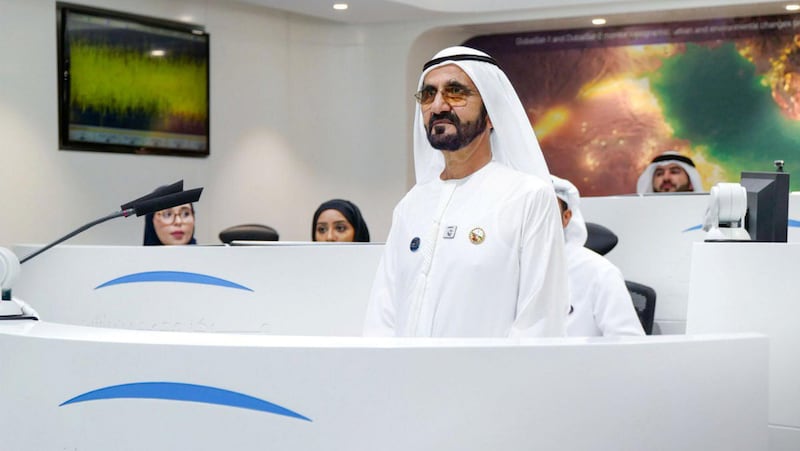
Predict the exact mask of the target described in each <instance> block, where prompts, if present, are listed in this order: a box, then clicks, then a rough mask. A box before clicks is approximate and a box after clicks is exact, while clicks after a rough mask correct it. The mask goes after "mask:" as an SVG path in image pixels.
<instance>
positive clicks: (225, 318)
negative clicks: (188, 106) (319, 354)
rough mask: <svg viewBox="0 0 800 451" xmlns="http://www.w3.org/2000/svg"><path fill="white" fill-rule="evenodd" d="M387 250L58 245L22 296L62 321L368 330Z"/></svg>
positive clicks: (32, 266) (269, 330)
mask: <svg viewBox="0 0 800 451" xmlns="http://www.w3.org/2000/svg"><path fill="white" fill-rule="evenodd" d="M35 249H36V248H35V247H30V246H17V247H15V248H14V251H15V252H16V253H17V255H19V256H25V255H29V254H30V253H31V252H33V251H34V250H35ZM382 250H383V246H382V245H380V244H352V243H349V244H319V243H318V244H310V243H305V244H303V243H295V244H287V243H275V244H270V245H267V246H232V247H226V246H148V247H143V246H69V245H67V246H57V247H54V248H52V249H50V250H48V251H47V252H45V253H43V254H41V255H39V256H38V257H36V258H34V259H31V260H30V261H29V262H26V263H25V264H23V265H22V272H21V276H20V280H19V282H18V283H17V284H16V285H15V287H14V296H15V297H17V298H19V299H22V300H24V301H26V302H27V303H28V304H30V305H31V306H33V307H34V308H35V309H36V310H37V311H38V312H39V314H40V315H41V317H42V318H43V319H45V320H47V321H51V322H57V323H63V324H74V325H82V326H94V327H111V328H122V329H140V330H171V331H196V332H239V333H260V334H272V335H326V336H360V335H361V329H362V325H363V320H364V313H365V312H366V308H367V302H368V300H369V292H370V289H371V287H372V280H373V278H374V276H375V270H376V269H377V267H378V261H379V260H380V256H381V252H382Z"/></svg>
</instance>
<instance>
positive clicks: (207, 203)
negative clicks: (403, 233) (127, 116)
mask: <svg viewBox="0 0 800 451" xmlns="http://www.w3.org/2000/svg"><path fill="white" fill-rule="evenodd" d="M85 3H86V4H89V5H91V6H99V7H105V8H110V9H115V10H122V11H127V12H133V13H137V14H145V15H151V16H158V17H162V18H170V19H174V18H177V17H179V16H182V15H189V16H191V17H193V18H194V21H195V22H198V23H201V24H203V25H205V26H206V29H207V31H208V32H209V33H210V35H211V58H212V64H211V108H212V112H211V155H210V156H209V157H208V158H200V159H198V158H181V157H170V156H139V155H125V154H110V153H99V152H78V151H59V150H58V134H57V133H58V132H57V105H56V91H57V86H56V33H55V31H56V30H55V2H54V1H45V0H35V1H24V0H0V11H2V14H0V30H1V31H0V34H2V39H0V60H2V61H3V63H2V65H0V86H1V87H2V88H0V136H2V137H3V140H2V142H3V144H2V150H0V152H2V160H0V161H2V163H1V164H2V166H1V169H0V170H2V172H0V174H2V176H1V177H0V193H2V197H0V212H2V213H0V217H1V218H2V219H0V244H4V245H9V244H12V243H26V242H27V243H43V242H48V241H51V240H53V239H55V238H57V237H59V236H61V235H63V234H65V233H67V232H68V231H70V230H72V229H73V228H75V227H78V226H79V225H82V224H83V223H86V222H88V221H90V220H92V219H94V218H96V217H100V216H102V215H105V214H108V213H111V212H112V211H114V210H116V209H117V208H118V206H119V205H120V204H121V203H122V202H124V201H127V200H130V199H132V198H135V197H138V196H139V195H141V194H144V193H146V192H148V191H150V190H151V189H153V188H154V187H156V186H158V185H161V184H164V183H168V182H172V181H175V180H178V179H181V178H182V179H185V183H186V185H187V187H196V186H203V187H205V190H204V194H203V198H202V199H201V201H200V203H198V204H197V210H198V222H197V231H196V235H197V238H198V241H199V242H201V243H218V240H217V233H218V232H219V230H221V229H222V228H224V227H227V226H229V225H233V224H237V223H243V222H262V223H266V224H269V225H272V226H274V227H275V228H277V229H278V231H279V232H280V233H281V239H283V240H307V239H309V238H310V222H311V215H312V213H313V211H314V209H316V207H317V205H318V204H319V203H320V202H322V201H324V200H327V199H329V198H331V197H344V198H348V199H351V200H353V201H354V202H356V203H357V204H358V205H359V206H360V207H361V208H362V210H363V212H364V215H365V217H366V220H367V221H368V224H369V226H370V228H371V230H372V234H373V236H374V239H375V240H383V239H384V238H385V235H386V233H387V232H388V228H389V223H390V221H391V209H392V208H393V206H394V204H395V203H396V202H397V201H398V200H399V199H400V197H401V196H402V195H403V194H404V193H405V191H406V189H407V180H408V176H407V173H406V172H407V158H406V153H407V152H406V149H405V145H406V143H405V142H404V137H405V135H406V133H407V128H406V125H405V119H404V118H403V117H402V116H403V114H404V113H403V114H397V112H396V110H397V109H396V108H391V107H390V108H387V107H386V103H387V101H386V100H387V99H391V98H393V97H395V98H396V97H397V95H396V94H394V92H400V91H402V90H403V85H404V72H403V70H393V69H392V68H391V67H389V68H387V70H384V68H383V67H381V66H379V65H376V64H375V63H374V60H375V59H376V58H385V59H389V60H390V61H394V60H393V59H392V58H395V59H396V63H394V64H395V65H396V66H397V67H401V68H404V67H405V57H406V53H407V51H406V48H405V47H406V45H404V44H402V41H401V42H400V44H397V43H395V42H392V41H389V42H388V44H389V47H390V48H389V49H388V50H389V51H388V52H386V54H385V55H383V54H379V53H380V49H379V48H378V47H375V46H373V45H372V43H373V42H381V41H379V40H377V39H376V40H371V39H368V38H367V37H366V34H365V32H364V31H361V30H358V29H355V28H352V27H346V26H342V25H338V24H331V23H326V22H321V21H314V20H310V19H305V18H301V17H299V16H293V15H290V14H286V13H282V12H276V11H271V10H267V9H264V8H257V7H253V6H245V5H241V4H237V3H235V2H219V1H217V2H211V1H209V2H205V1H191V0H187V1H173V0H169V1H166V0H165V1H157V0H153V1H135V0H105V1H87V2H85ZM368 41H369V43H370V44H369V45H368V44H367V42H368ZM406 41H407V40H406ZM383 44H387V42H385V41H384V42H383ZM392 46H394V47H395V48H391V47H392ZM398 46H400V47H402V48H400V49H396V47H398ZM376 54H378V55H377V56H376ZM396 55H400V57H399V58H397V57H396ZM390 57H391V58H390ZM387 91H388V92H387ZM374 92H378V93H380V92H385V95H383V96H378V95H373V93H374ZM409 99H411V97H410V95H409ZM399 109H401V110H403V109H404V107H400V108H399ZM141 230H142V221H141V219H118V220H116V221H115V222H114V223H107V224H103V225H100V226H98V227H96V228H94V229H92V230H90V231H89V232H87V233H85V234H83V235H81V236H79V237H76V238H74V239H72V240H71V241H70V242H71V243H99V244H137V243H139V242H140V240H141V234H142V232H141Z"/></svg>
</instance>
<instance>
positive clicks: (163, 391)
mask: <svg viewBox="0 0 800 451" xmlns="http://www.w3.org/2000/svg"><path fill="white" fill-rule="evenodd" d="M122 398H138V399H163V400H170V401H189V402H200V403H205V404H216V405H220V406H229V407H238V408H240V409H250V410H258V411H261V412H268V413H274V414H276V415H283V416H287V417H292V418H297V419H299V420H305V421H309V422H310V421H312V420H311V419H310V418H308V417H306V416H303V415H300V414H299V413H297V412H294V411H292V410H289V409H287V408H285V407H282V406H279V405H277V404H273V403H271V402H269V401H265V400H263V399H259V398H255V397H252V396H249V395H245V394H243V393H238V392H235V391H230V390H223V389H221V388H216V387H209V386H207V385H195V384H184V383H179V382H136V383H132V384H122V385H113V386H110V387H105V388H99V389H97V390H92V391H89V392H86V393H84V394H82V395H78V396H76V397H74V398H72V399H69V400H67V401H64V402H62V403H61V404H59V407H62V406H66V405H68V404H75V403H78V402H86V401H100V400H104V399H122Z"/></svg>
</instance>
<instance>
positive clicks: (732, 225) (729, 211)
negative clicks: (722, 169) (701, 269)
mask: <svg viewBox="0 0 800 451" xmlns="http://www.w3.org/2000/svg"><path fill="white" fill-rule="evenodd" d="M746 213H747V191H746V190H745V188H744V187H743V186H742V185H740V184H738V183H717V184H716V185H714V186H713V187H712V188H711V192H710V196H709V199H708V209H707V210H706V217H705V220H704V221H703V230H705V231H706V232H707V234H706V241H750V234H748V233H747V230H745V228H744V216H745V214H746Z"/></svg>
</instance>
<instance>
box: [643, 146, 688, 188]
mask: <svg viewBox="0 0 800 451" xmlns="http://www.w3.org/2000/svg"><path fill="white" fill-rule="evenodd" d="M689 191H694V192H697V193H701V192H703V180H702V179H701V178H700V173H699V172H697V168H695V166H694V162H693V161H692V159H691V158H689V157H686V156H683V155H681V154H679V153H678V152H675V151H672V150H670V151H667V152H664V153H662V154H661V155H658V156H656V157H655V158H653V161H652V162H650V164H649V165H648V166H647V167H646V168H645V170H644V172H642V175H640V176H639V181H638V182H637V183H636V192H637V193H639V194H644V193H675V192H689Z"/></svg>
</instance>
